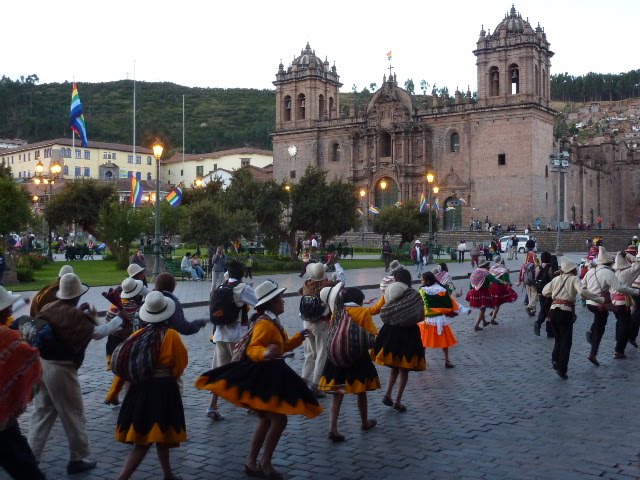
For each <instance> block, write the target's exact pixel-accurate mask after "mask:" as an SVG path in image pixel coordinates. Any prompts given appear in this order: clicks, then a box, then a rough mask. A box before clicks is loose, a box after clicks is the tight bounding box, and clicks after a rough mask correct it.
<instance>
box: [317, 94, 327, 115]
mask: <svg viewBox="0 0 640 480" xmlns="http://www.w3.org/2000/svg"><path fill="white" fill-rule="evenodd" d="M324 110H325V105H324V95H320V97H319V98H318V118H323V117H324V114H325V113H326V112H325V111H324Z"/></svg>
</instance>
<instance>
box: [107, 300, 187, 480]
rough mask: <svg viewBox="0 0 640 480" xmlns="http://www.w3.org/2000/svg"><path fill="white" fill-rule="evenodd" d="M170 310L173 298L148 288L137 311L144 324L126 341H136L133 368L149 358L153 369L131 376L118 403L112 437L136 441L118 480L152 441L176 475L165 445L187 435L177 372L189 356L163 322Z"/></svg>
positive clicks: (166, 469)
mask: <svg viewBox="0 0 640 480" xmlns="http://www.w3.org/2000/svg"><path fill="white" fill-rule="evenodd" d="M174 312H175V304H174V303H173V300H171V299H170V298H167V297H165V296H164V295H162V292H151V293H149V295H147V298H146V302H145V304H144V305H143V306H142V308H141V309H140V313H139V315H140V319H141V320H142V321H143V322H146V323H147V326H145V327H144V328H142V329H140V330H138V331H137V332H135V333H134V334H133V335H132V336H131V337H130V338H129V339H127V340H126V341H131V342H135V346H134V347H132V349H134V350H132V351H133V352H135V353H136V357H135V360H134V361H135V367H136V368H139V367H140V365H141V364H143V363H148V362H151V370H152V372H153V374H152V376H151V377H150V378H146V379H143V380H141V381H138V382H136V381H132V382H131V386H130V387H129V390H128V391H127V394H126V396H125V397H124V402H122V408H121V409H120V414H119V415H118V423H117V426H116V440H117V441H119V442H122V443H129V444H133V445H134V446H133V450H131V452H130V453H129V455H128V456H127V458H126V460H125V462H124V465H123V467H122V471H121V472H120V475H119V476H118V479H119V480H126V479H128V478H130V477H131V475H133V473H134V472H135V471H136V469H137V468H138V466H139V465H140V463H141V462H142V460H143V459H144V457H145V455H146V454H147V452H148V451H149V447H150V446H151V444H153V443H155V444H156V450H157V452H158V460H159V461H160V466H161V467H162V473H163V474H164V478H165V480H174V479H177V478H178V477H176V476H175V475H174V474H173V470H172V469H171V463H170V459H169V448H174V447H178V446H179V445H180V442H184V441H185V440H186V439H187V431H186V426H185V420H184V409H183V406H182V397H181V396H180V389H179V387H178V377H180V375H182V372H184V370H185V368H187V363H188V362H189V356H188V353H187V349H186V347H185V346H184V344H183V343H182V340H181V339H180V334H179V333H178V332H176V331H175V330H174V329H172V328H169V326H168V324H167V321H168V320H169V319H170V318H171V317H172V316H173V314H174ZM121 348H122V347H121ZM117 355H118V352H116V355H114V357H113V360H114V363H113V366H114V367H115V366H116V365H117V364H118V359H117ZM132 363H133V362H129V369H132V368H131V366H132ZM119 373H120V372H119ZM129 380H132V379H129Z"/></svg>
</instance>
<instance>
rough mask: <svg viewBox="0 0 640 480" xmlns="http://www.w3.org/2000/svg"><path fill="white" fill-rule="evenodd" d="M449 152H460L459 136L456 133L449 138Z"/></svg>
mask: <svg viewBox="0 0 640 480" xmlns="http://www.w3.org/2000/svg"><path fill="white" fill-rule="evenodd" d="M449 151H450V152H459V151H460V135H459V134H458V133H457V132H453V133H452V134H451V137H449Z"/></svg>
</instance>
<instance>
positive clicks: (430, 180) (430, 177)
mask: <svg viewBox="0 0 640 480" xmlns="http://www.w3.org/2000/svg"><path fill="white" fill-rule="evenodd" d="M435 179H436V177H435V175H434V174H433V173H431V172H429V173H427V190H428V193H429V200H428V203H429V208H428V209H427V215H429V241H428V242H427V243H428V248H429V263H431V262H432V261H433V255H432V253H431V251H432V250H433V226H432V223H431V190H432V188H431V184H432V183H433V181H434V180H435ZM435 188H438V187H435ZM434 193H435V192H434Z"/></svg>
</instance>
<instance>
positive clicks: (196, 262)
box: [191, 255, 204, 280]
mask: <svg viewBox="0 0 640 480" xmlns="http://www.w3.org/2000/svg"><path fill="white" fill-rule="evenodd" d="M191 268H193V269H194V270H195V272H196V274H197V275H198V278H199V279H200V280H204V269H203V268H202V263H201V262H200V257H198V255H193V256H192V257H191Z"/></svg>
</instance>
